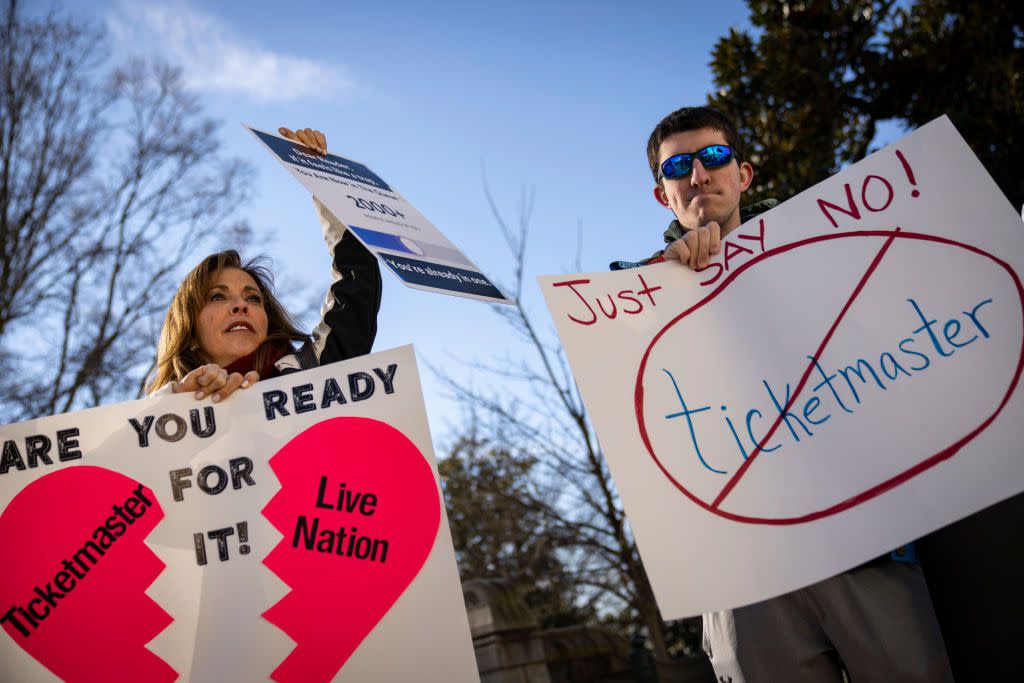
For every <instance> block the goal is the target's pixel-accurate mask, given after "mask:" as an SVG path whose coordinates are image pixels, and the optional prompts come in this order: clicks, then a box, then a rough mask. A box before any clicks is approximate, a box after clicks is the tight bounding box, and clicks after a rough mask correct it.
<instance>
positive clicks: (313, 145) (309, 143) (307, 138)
mask: <svg viewBox="0 0 1024 683" xmlns="http://www.w3.org/2000/svg"><path fill="white" fill-rule="evenodd" d="M277 132H278V133H280V134H281V135H283V136H285V137H286V138H288V139H289V140H293V141H295V142H297V143H299V144H300V145H305V146H306V147H309V148H310V149H311V150H313V151H314V152H317V153H319V154H327V138H326V137H324V134H323V133H321V132H320V131H318V130H314V129H313V128H299V129H298V130H296V131H291V130H289V129H287V128H278V129H277Z"/></svg>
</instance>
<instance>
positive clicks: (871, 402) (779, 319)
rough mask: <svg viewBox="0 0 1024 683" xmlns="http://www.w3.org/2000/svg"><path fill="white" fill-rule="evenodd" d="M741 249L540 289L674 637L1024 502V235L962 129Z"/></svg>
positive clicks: (867, 167) (805, 200)
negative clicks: (994, 508) (682, 628)
mask: <svg viewBox="0 0 1024 683" xmlns="http://www.w3.org/2000/svg"><path fill="white" fill-rule="evenodd" d="M653 234H657V230H656V229H654V233H653ZM722 247H723V248H722V251H721V254H720V255H719V256H717V257H715V258H714V259H713V261H712V262H711V263H710V265H709V266H708V267H707V268H705V269H704V270H702V271H699V272H694V271H691V270H689V269H688V268H686V267H685V266H683V265H681V264H679V263H661V264H657V265H652V266H649V267H644V268H638V269H633V270H623V271H618V272H611V273H587V274H580V275H571V276H558V277H543V278H540V281H541V288H542V290H543V292H544V295H545V297H546V299H547V303H548V307H549V309H550V310H551V313H552V316H553V318H554V321H555V325H556V326H557V328H558V333H559V337H560V338H561V341H562V344H563V346H564V347H565V349H566V353H567V355H568V357H569V361H570V364H571V366H572V369H573V373H574V375H575V377H576V381H577V384H578V385H579V387H580V390H581V392H582V394H583V397H584V399H585V401H586V404H587V407H588V409H589V411H590V413H591V415H592V417H593V420H594V424H595V427H596V429H597V434H598V437H599V439H600V442H601V445H602V447H603V450H604V454H605V456H606V457H607V458H608V462H609V465H610V468H611V471H612V475H613V476H614V478H615V482H616V485H617V486H618V489H619V492H620V493H621V495H622V498H623V503H624V505H625V509H626V513H627V515H628V516H629V519H630V523H631V525H632V528H633V530H634V533H635V534H636V538H637V544H638V547H639V550H640V553H641V556H642V557H643V560H644V566H645V568H646V569H647V573H648V576H649V577H650V578H651V582H652V585H653V587H654V591H655V595H656V597H657V600H658V604H659V607H660V608H661V611H662V614H663V616H664V617H665V618H668V619H672V618H678V617H685V616H690V615H694V614H699V613H701V612H706V611H712V610H717V609H727V608H731V607H737V606H740V605H744V604H748V603H752V602H756V601H759V600H764V599H767V598H770V597H772V596H774V595H779V594H782V593H785V592H788V591H791V590H794V589H797V588H800V587H802V586H806V585H808V584H811V583H813V582H815V581H818V580H821V579H824V578H826V577H829V576H832V575H834V574H837V573H839V572H841V571H843V570H845V569H848V568H850V567H853V566H855V565H857V564H860V563H862V562H865V561H867V560H869V559H871V558H873V557H877V556H880V555H883V554H885V553H887V552H889V551H890V550H891V549H893V548H895V547H897V546H899V545H901V544H904V543H906V542H908V541H912V540H914V539H915V538H918V537H920V536H922V535H924V534H927V533H929V532H931V531H933V530H935V529H937V528H939V527H942V526H944V525H946V524H949V523H951V522H953V521H955V520H957V519H960V518H962V517H965V516H967V515H969V514H971V513H973V512H975V511H977V510H979V509H981V508H983V507H986V506H988V505H991V504H993V503H996V502H998V501H1000V500H1002V499H1004V498H1007V497H1009V496H1011V495H1014V494H1016V493H1019V492H1020V491H1022V490H1024V458H1021V457H1020V455H1019V454H1020V443H1021V441H1022V437H1024V426H1022V425H1024V401H1022V397H1021V391H1020V375H1021V370H1022V366H1024V287H1022V285H1021V277H1020V274H1021V273H1022V272H1024V230H1022V226H1021V222H1020V217H1019V216H1018V215H1017V212H1016V211H1015V210H1014V209H1013V207H1012V206H1010V204H1009V202H1007V201H1006V198H1005V197H1004V196H1003V195H1002V193H1001V192H1000V191H999V189H998V188H997V187H996V185H995V183H993V182H992V180H991V178H990V177H989V176H988V174H987V173H986V172H985V169H984V168H983V167H982V165H981V164H980V163H979V162H978V160H977V158H976V157H975V156H974V155H973V154H972V153H971V151H970V149H969V148H968V146H967V145H966V144H965V142H964V141H963V139H962V138H961V137H960V136H959V134H958V133H957V132H956V130H955V129H954V128H953V126H952V124H951V123H950V122H949V120H948V119H945V118H942V119H938V120H936V121H933V122H932V123H930V124H928V125H927V126H924V127H922V128H921V129H919V130H917V131H916V132H914V133H913V134H911V135H908V136H907V137H905V138H904V139H902V140H900V141H898V142H896V143H893V144H892V145H889V146H888V147H886V148H884V149H882V150H880V151H878V152H876V153H875V154H873V155H871V156H870V157H868V158H867V159H865V160H863V161H861V162H860V163H858V164H855V165H854V166H851V167H849V168H847V169H845V170H844V171H843V172H841V173H839V174H838V175H836V176H834V177H832V178H830V179H828V180H826V181H825V182H822V183H820V184H819V185H816V186H815V187H813V188H811V189H809V190H807V191H805V192H803V193H801V194H800V195H798V196H797V197H794V198H793V199H790V200H789V201H787V202H785V203H783V204H780V205H779V206H777V207H776V208H774V209H772V210H771V211H769V212H767V213H765V214H762V215H761V216H759V217H757V218H755V219H754V220H752V221H749V222H748V223H746V224H744V225H741V226H739V227H738V228H737V229H736V230H734V231H733V232H731V233H730V234H729V235H728V236H727V237H726V239H725V240H724V242H723V245H722Z"/></svg>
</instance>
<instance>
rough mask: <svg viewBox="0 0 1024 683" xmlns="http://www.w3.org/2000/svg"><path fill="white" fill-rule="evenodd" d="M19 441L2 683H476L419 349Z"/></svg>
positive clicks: (29, 428) (26, 428)
mask: <svg viewBox="0 0 1024 683" xmlns="http://www.w3.org/2000/svg"><path fill="white" fill-rule="evenodd" d="M0 441H2V443H3V457H2V460H0V536H2V538H3V540H4V562H3V564H2V566H0V621H2V623H3V627H4V630H5V631H6V633H7V636H6V637H3V638H0V640H2V645H0V679H2V680H16V681H53V680H58V679H63V680H67V681H97V682H98V681H110V680H162V681H170V680H182V681H189V680H192V681H260V680H270V679H273V680H276V681H281V682H286V681H330V680H341V681H366V680H387V681H420V680H423V672H424V671H429V672H431V677H432V678H436V680H451V681H477V680H479V678H478V674H477V671H476V662H475V658H474V653H473V646H472V641H471V638H470V633H469V625H468V622H467V618H466V612H465V607H464V604H463V599H462V591H461V588H460V584H459V577H458V573H457V571H456V565H455V557H454V551H453V549H452V541H451V535H450V532H449V529H448V524H447V520H446V517H445V513H444V506H443V504H442V498H441V493H440V489H439V485H438V473H437V467H436V465H435V463H434V458H433V451H432V448H431V441H430V434H429V431H428V427H427V421H426V416H425V413H424V410H423V402H422V395H421V391H420V384H419V375H418V372H417V369H416V363H415V357H414V355H413V350H412V347H410V346H406V347H402V348H399V349H394V350H391V351H385V352H382V353H376V354H373V355H368V356H362V357H360V358H355V359H352V360H349V361H345V362H342V363H333V364H330V365H326V366H324V367H322V368H318V369H315V370H309V371H305V372H300V373H295V374H289V375H284V376H282V377H278V378H276V379H271V380H266V381H263V382H260V383H258V384H257V385H255V386H253V387H251V388H250V389H248V390H244V391H238V392H236V393H235V394H234V395H232V396H231V397H230V398H229V399H228V400H227V401H225V402H224V403H219V404H216V405H215V404H213V403H212V402H211V401H210V400H208V399H207V400H204V401H202V402H198V401H196V400H195V399H194V398H193V397H192V396H191V395H172V394H168V395H163V396H159V397H154V398H149V399H144V400H140V401H134V402H130V403H121V404H117V405H112V406H106V407H101V408H95V409H91V410H86V411H82V412H78V413H70V414H66V415H57V416H54V417H48V418H45V419H40V420H33V421H30V422H25V423H21V424H15V425H9V426H6V427H3V428H0Z"/></svg>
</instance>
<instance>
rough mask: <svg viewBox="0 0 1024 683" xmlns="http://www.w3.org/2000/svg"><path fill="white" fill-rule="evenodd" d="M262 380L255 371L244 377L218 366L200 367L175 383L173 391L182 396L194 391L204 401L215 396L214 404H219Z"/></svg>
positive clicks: (211, 364)
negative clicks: (236, 392)
mask: <svg viewBox="0 0 1024 683" xmlns="http://www.w3.org/2000/svg"><path fill="white" fill-rule="evenodd" d="M259 380H260V375H259V373H258V372H256V371H255V370H250V371H249V372H247V373H245V376H244V377H243V376H242V375H241V373H238V372H232V373H231V374H230V375H229V374H228V371H227V370H225V369H224V368H222V367H221V366H219V365H217V364H216V363H210V364H209V365H200V366H199V367H198V368H196V369H195V370H193V371H192V372H190V373H188V374H187V375H185V377H184V378H183V379H182V380H181V381H180V382H175V383H174V385H173V386H172V387H171V391H173V392H174V393H175V394H181V393H184V392H186V391H194V392H195V394H196V398H197V399H203V398H206V397H207V396H209V395H210V394H213V402H214V403H219V402H220V401H223V400H224V399H226V398H227V397H228V396H230V395H231V394H233V393H235V390H236V389H247V388H249V387H251V386H252V385H253V384H255V383H256V382H258V381H259Z"/></svg>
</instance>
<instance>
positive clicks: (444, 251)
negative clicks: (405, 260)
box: [348, 225, 473, 268]
mask: <svg viewBox="0 0 1024 683" xmlns="http://www.w3.org/2000/svg"><path fill="white" fill-rule="evenodd" d="M348 227H350V228H352V229H353V230H354V231H355V233H356V234H357V235H359V237H360V239H362V240H363V242H365V243H366V244H368V245H371V246H374V247H377V248H379V249H388V250H390V251H400V252H402V253H404V254H412V255H413V256H426V257H427V258H432V259H437V260H438V261H446V262H447V263H449V264H452V265H455V264H458V265H462V266H469V267H471V268H472V267H473V262H472V261H470V260H469V259H467V258H466V257H465V256H464V255H463V253H462V252H461V251H459V250H458V249H452V248H450V247H445V246H442V245H440V244H433V243H431V242H422V241H419V240H414V239H413V238H411V237H401V236H399V235H392V234H391V233H387V232H379V231H377V230H370V229H369V228H361V227H359V226H358V225H349V226H348Z"/></svg>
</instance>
